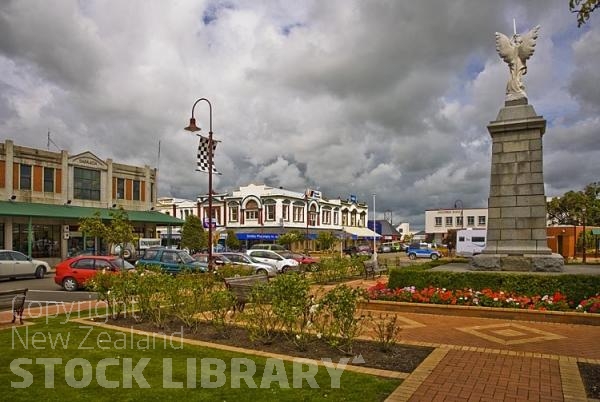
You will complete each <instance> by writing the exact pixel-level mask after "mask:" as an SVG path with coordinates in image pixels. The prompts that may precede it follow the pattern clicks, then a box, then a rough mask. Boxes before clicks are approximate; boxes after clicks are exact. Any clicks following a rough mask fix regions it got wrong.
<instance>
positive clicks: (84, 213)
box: [0, 201, 184, 226]
mask: <svg viewBox="0 0 600 402" xmlns="http://www.w3.org/2000/svg"><path fill="white" fill-rule="evenodd" d="M96 211H100V217H101V218H102V219H111V216H110V212H111V211H112V209H111V208H91V207H77V206H74V205H53V204H38V203H33V202H21V201H0V216H27V217H30V216H31V217H36V218H60V219H80V218H89V217H92V216H94V213H95V212H96ZM125 212H127V217H128V218H129V220H130V221H131V222H145V223H155V224H157V225H171V226H181V225H183V223H184V221H183V220H181V219H177V218H175V217H172V216H170V215H167V214H163V213H160V212H158V211H129V210H125Z"/></svg>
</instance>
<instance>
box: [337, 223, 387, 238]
mask: <svg viewBox="0 0 600 402" xmlns="http://www.w3.org/2000/svg"><path fill="white" fill-rule="evenodd" d="M344 231H345V232H346V233H350V234H351V235H352V236H353V238H354V237H357V238H364V237H370V238H373V236H375V237H381V236H380V235H378V234H377V233H375V232H373V231H372V230H371V229H369V228H364V227H358V226H344Z"/></svg>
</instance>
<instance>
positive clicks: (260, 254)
mask: <svg viewBox="0 0 600 402" xmlns="http://www.w3.org/2000/svg"><path fill="white" fill-rule="evenodd" d="M246 254H247V255H249V256H250V257H252V258H253V259H254V260H256V261H259V262H262V263H265V264H269V265H271V266H273V267H275V268H277V272H279V273H284V272H286V271H287V270H288V269H290V268H294V267H297V266H298V265H299V264H298V261H296V260H293V259H291V258H285V257H284V256H282V255H281V254H279V253H276V252H275V251H271V250H252V249H251V250H248V251H246Z"/></svg>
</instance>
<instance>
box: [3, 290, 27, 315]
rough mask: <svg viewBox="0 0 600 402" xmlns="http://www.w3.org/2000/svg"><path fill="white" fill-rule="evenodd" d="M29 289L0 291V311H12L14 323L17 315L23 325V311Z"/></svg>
mask: <svg viewBox="0 0 600 402" xmlns="http://www.w3.org/2000/svg"><path fill="white" fill-rule="evenodd" d="M27 290H28V289H16V290H5V291H0V310H5V309H7V308H10V309H12V313H13V319H12V322H13V323H14V322H15V320H16V318H17V315H18V316H19V321H20V322H21V324H23V311H24V310H25V297H26V296H27Z"/></svg>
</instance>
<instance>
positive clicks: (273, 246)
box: [250, 243, 287, 252]
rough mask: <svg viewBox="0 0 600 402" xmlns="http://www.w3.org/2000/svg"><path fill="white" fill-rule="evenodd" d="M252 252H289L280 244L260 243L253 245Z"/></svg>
mask: <svg viewBox="0 0 600 402" xmlns="http://www.w3.org/2000/svg"><path fill="white" fill-rule="evenodd" d="M250 250H272V251H277V252H279V251H287V249H286V248H285V247H283V246H282V245H280V244H267V243H259V244H253V245H252V246H250Z"/></svg>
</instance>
